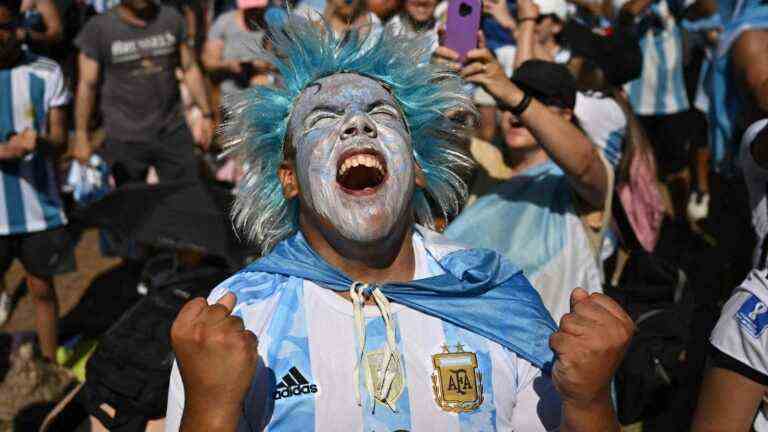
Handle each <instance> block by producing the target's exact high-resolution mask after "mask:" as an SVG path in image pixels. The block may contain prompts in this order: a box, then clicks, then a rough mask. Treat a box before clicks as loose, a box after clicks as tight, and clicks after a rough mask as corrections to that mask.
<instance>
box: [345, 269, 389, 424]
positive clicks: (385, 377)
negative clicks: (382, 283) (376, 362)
mask: <svg viewBox="0 0 768 432" xmlns="http://www.w3.org/2000/svg"><path fill="white" fill-rule="evenodd" d="M372 287H373V290H371V288H372ZM367 293H370V294H371V295H372V296H373V301H374V303H376V306H377V307H378V308H379V312H380V313H381V317H382V318H383V319H384V327H385V329H386V334H387V347H386V351H385V354H384V361H383V362H382V365H383V367H382V368H381V369H379V370H378V375H379V376H378V377H377V378H378V380H375V381H374V383H373V385H375V382H376V381H378V382H379V385H378V388H373V389H371V388H368V391H369V393H370V396H371V398H372V399H374V401H373V406H372V407H371V411H375V409H376V403H375V401H376V400H378V401H379V402H382V403H384V404H386V405H387V406H388V407H389V408H390V409H391V410H392V411H395V407H394V406H393V405H392V404H391V403H390V402H389V400H388V397H389V393H390V391H391V390H392V384H393V383H394V380H395V378H396V375H397V369H395V370H394V371H390V370H389V369H390V367H391V366H392V365H393V363H394V365H395V367H396V368H397V365H399V364H400V353H399V352H398V351H397V345H396V344H395V329H394V327H393V326H392V319H391V316H390V303H389V300H387V297H386V296H384V293H382V292H381V290H380V289H379V287H377V286H375V285H369V284H366V283H363V282H352V285H350V288H349V295H350V297H352V306H353V308H352V309H353V314H354V318H355V334H356V336H357V345H358V353H359V355H358V357H357V361H356V362H355V370H354V372H353V373H354V377H353V381H354V385H355V401H356V402H357V405H358V406H360V405H362V402H361V395H360V365H361V364H362V362H363V357H364V356H365V319H364V318H363V306H364V304H365V296H366V294H367ZM366 387H367V386H366Z"/></svg>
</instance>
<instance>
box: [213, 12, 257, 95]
mask: <svg viewBox="0 0 768 432" xmlns="http://www.w3.org/2000/svg"><path fill="white" fill-rule="evenodd" d="M263 38H264V32H263V31H261V30H257V31H248V30H245V29H243V26H242V25H241V23H240V22H239V20H238V19H237V11H236V10H234V11H230V12H226V13H224V14H222V15H220V16H219V17H218V18H216V21H214V23H213V25H212V26H211V30H210V32H208V40H209V41H211V40H219V41H222V42H224V50H223V51H222V59H224V60H239V61H243V62H247V61H252V60H256V59H258V58H259V55H258V51H259V49H260V48H261V43H262V40H263ZM245 88H248V80H247V79H243V80H238V79H236V77H227V78H225V79H223V80H222V81H221V92H222V94H224V95H230V94H233V93H235V92H237V91H240V90H243V89H245Z"/></svg>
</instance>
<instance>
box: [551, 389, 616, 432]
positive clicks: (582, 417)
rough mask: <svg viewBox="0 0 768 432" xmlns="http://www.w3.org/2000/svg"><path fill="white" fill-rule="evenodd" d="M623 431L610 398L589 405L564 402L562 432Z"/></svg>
mask: <svg viewBox="0 0 768 432" xmlns="http://www.w3.org/2000/svg"><path fill="white" fill-rule="evenodd" d="M620 430H621V426H620V425H619V421H618V419H617V418H616V413H615V412H614V410H613V406H612V405H611V400H610V396H608V395H605V396H603V397H602V398H600V400H598V401H595V402H593V403H589V404H579V403H571V402H568V401H563V418H562V422H561V424H560V432H592V431H600V432H618V431H620Z"/></svg>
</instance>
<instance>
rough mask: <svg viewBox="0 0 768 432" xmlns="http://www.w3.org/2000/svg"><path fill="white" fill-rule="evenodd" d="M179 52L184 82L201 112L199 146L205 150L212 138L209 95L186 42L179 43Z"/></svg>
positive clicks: (193, 55)
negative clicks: (201, 123) (200, 138)
mask: <svg viewBox="0 0 768 432" xmlns="http://www.w3.org/2000/svg"><path fill="white" fill-rule="evenodd" d="M179 50H180V52H181V67H182V69H183V70H184V83H185V84H186V86H187V89H188V90H189V94H190V95H191V96H192V100H193V101H194V102H195V104H196V105H197V106H198V107H199V108H200V111H202V112H203V118H202V119H201V120H200V121H201V122H203V125H202V135H203V136H202V140H201V141H202V142H201V143H200V146H201V147H202V149H203V150H207V149H208V146H209V145H210V143H211V139H212V138H213V117H212V116H213V111H212V110H211V102H210V100H211V99H210V97H209V95H208V89H207V87H206V85H205V80H204V78H203V73H202V72H201V71H200V67H199V66H198V64H197V61H196V60H195V54H194V52H193V51H192V49H191V48H190V47H189V45H187V44H186V43H182V44H179Z"/></svg>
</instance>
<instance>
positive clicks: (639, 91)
mask: <svg viewBox="0 0 768 432" xmlns="http://www.w3.org/2000/svg"><path fill="white" fill-rule="evenodd" d="M649 39H651V38H650V37H649V36H647V35H646V36H644V37H642V38H641V39H640V50H641V52H642V53H643V66H642V68H641V72H640V77H638V78H637V79H636V80H634V81H632V82H631V83H629V103H630V104H631V105H632V108H634V109H635V111H638V110H640V109H641V108H642V103H643V91H644V86H643V84H644V83H645V71H646V68H645V61H646V58H645V53H646V52H647V50H648V40H649Z"/></svg>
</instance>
